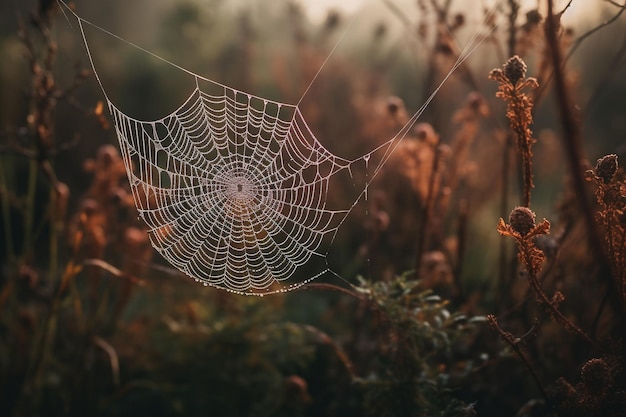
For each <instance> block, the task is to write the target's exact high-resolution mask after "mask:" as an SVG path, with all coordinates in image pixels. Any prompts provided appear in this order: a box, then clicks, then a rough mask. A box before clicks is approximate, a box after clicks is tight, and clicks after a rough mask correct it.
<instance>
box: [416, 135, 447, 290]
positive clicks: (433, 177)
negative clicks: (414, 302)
mask: <svg viewBox="0 0 626 417" xmlns="http://www.w3.org/2000/svg"><path fill="white" fill-rule="evenodd" d="M439 143H440V140H439V139H438V140H437V143H436V144H435V146H434V153H435V154H434V156H433V167H432V170H431V172H430V179H429V181H428V193H427V194H426V201H425V202H424V210H422V213H421V214H422V215H421V217H420V219H419V225H418V227H419V229H418V230H419V236H418V237H417V248H416V250H415V279H419V272H420V267H421V265H422V255H423V254H424V251H425V250H426V245H427V243H428V223H429V220H430V215H431V213H432V209H433V205H434V202H435V184H436V181H437V174H438V173H439V163H440V160H441V152H440V150H439Z"/></svg>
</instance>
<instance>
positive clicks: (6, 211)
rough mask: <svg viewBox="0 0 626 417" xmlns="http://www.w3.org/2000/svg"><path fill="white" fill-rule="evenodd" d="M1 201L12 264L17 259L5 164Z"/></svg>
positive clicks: (0, 180) (0, 183) (1, 175)
mask: <svg viewBox="0 0 626 417" xmlns="http://www.w3.org/2000/svg"><path fill="white" fill-rule="evenodd" d="M0 200H1V202H2V218H3V220H4V225H3V227H4V244H5V247H6V251H7V259H8V260H9V261H10V262H12V261H13V260H14V259H15V249H14V248H13V231H12V227H11V205H10V201H9V189H8V188H7V182H6V177H5V175H4V165H3V164H0Z"/></svg>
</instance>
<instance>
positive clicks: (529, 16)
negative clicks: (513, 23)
mask: <svg viewBox="0 0 626 417" xmlns="http://www.w3.org/2000/svg"><path fill="white" fill-rule="evenodd" d="M542 20H543V17H542V16H541V13H539V10H537V9H533V10H531V11H529V12H528V13H526V23H528V24H529V25H533V26H535V25H538V24H539V23H541V21H542Z"/></svg>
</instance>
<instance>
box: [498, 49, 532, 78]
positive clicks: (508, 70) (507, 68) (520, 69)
mask: <svg viewBox="0 0 626 417" xmlns="http://www.w3.org/2000/svg"><path fill="white" fill-rule="evenodd" d="M527 69H528V67H527V66H526V63H525V62H524V61H523V60H522V58H520V57H519V56H517V55H515V56H512V57H511V58H509V59H508V61H506V63H505V64H504V66H503V67H502V71H503V73H504V76H505V77H506V78H508V79H509V81H510V82H511V84H513V85H515V84H517V82H518V81H519V80H521V79H523V78H524V77H526V70H527Z"/></svg>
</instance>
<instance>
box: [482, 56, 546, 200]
mask: <svg viewBox="0 0 626 417" xmlns="http://www.w3.org/2000/svg"><path fill="white" fill-rule="evenodd" d="M526 70H527V66H526V63H525V62H524V61H523V60H522V58H520V57H519V56H517V55H515V56H513V57H511V58H509V60H508V61H507V62H506V63H505V64H504V65H503V66H502V68H496V69H493V70H491V72H490V73H489V78H491V79H492V80H495V81H497V82H498V92H497V93H496V96H497V97H500V98H502V99H503V100H504V101H506V102H507V109H506V117H507V118H508V119H509V125H510V127H511V130H512V131H513V132H514V133H515V135H516V136H517V149H518V151H519V152H520V154H521V155H522V160H523V173H524V205H525V206H526V207H528V206H530V190H531V189H532V188H533V187H534V185H533V175H532V156H533V153H532V144H533V143H534V142H535V141H534V139H533V138H532V131H531V130H530V125H531V124H532V123H533V116H532V110H533V102H532V100H531V99H530V97H528V96H527V95H526V93H524V91H523V90H524V89H526V88H527V87H528V88H537V87H538V86H539V84H538V83H537V80H536V79H535V78H532V77H530V78H525V77H526Z"/></svg>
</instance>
